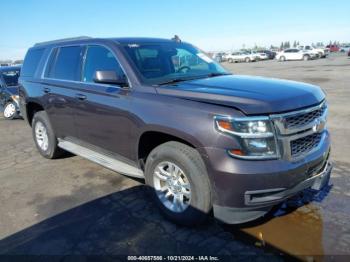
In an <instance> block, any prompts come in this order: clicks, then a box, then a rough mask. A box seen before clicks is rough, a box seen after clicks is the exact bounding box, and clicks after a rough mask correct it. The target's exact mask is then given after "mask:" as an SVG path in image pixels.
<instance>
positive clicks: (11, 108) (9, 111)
mask: <svg viewBox="0 0 350 262" xmlns="http://www.w3.org/2000/svg"><path fill="white" fill-rule="evenodd" d="M3 114H4V117H5V119H8V120H12V119H14V118H16V117H18V113H17V106H16V104H15V102H12V101H10V102H7V103H6V104H5V106H4V112H3Z"/></svg>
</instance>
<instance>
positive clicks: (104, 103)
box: [75, 45, 131, 157]
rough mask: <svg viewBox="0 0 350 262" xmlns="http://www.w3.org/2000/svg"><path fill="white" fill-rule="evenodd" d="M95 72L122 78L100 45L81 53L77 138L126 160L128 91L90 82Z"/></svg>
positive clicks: (114, 63)
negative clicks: (83, 53)
mask: <svg viewBox="0 0 350 262" xmlns="http://www.w3.org/2000/svg"><path fill="white" fill-rule="evenodd" d="M96 71H114V72H116V74H117V75H118V76H120V77H126V76H125V74H124V71H123V70H122V68H121V66H120V64H119V62H118V60H117V58H116V56H115V55H114V53H113V52H112V51H111V50H110V49H108V48H107V47H105V46H102V45H89V46H87V47H86V49H85V55H84V62H83V66H82V76H81V81H82V87H83V89H81V90H79V92H78V93H77V94H76V96H77V108H76V109H75V123H76V127H77V130H78V137H79V139H80V140H82V141H83V142H86V143H88V144H91V145H93V146H96V147H98V148H100V149H103V150H106V151H109V152H113V153H117V154H118V155H121V156H125V157H127V156H129V155H130V150H131V145H130V143H129V140H130V139H129V136H130V125H131V121H130V119H131V116H130V115H129V107H130V96H129V93H130V89H128V88H123V87H121V86H118V85H111V84H98V83H95V82H94V79H93V78H94V74H95V72H96Z"/></svg>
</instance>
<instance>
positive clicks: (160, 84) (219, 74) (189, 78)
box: [157, 73, 232, 86]
mask: <svg viewBox="0 0 350 262" xmlns="http://www.w3.org/2000/svg"><path fill="white" fill-rule="evenodd" d="M226 75H232V74H230V73H210V74H207V75H200V76H195V77H187V78H174V79H171V80H168V81H165V82H161V83H159V84H157V86H162V85H170V84H174V83H178V82H184V81H189V80H196V79H202V78H207V77H215V76H226Z"/></svg>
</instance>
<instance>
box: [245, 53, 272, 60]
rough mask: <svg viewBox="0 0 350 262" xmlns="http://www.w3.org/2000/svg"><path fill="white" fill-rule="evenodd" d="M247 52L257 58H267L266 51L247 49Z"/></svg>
mask: <svg viewBox="0 0 350 262" xmlns="http://www.w3.org/2000/svg"><path fill="white" fill-rule="evenodd" d="M247 53H248V54H252V55H254V56H255V57H257V59H258V60H267V59H269V57H268V55H267V54H266V53H262V52H259V51H248V52H247Z"/></svg>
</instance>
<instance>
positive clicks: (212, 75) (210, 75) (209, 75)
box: [206, 73, 232, 77]
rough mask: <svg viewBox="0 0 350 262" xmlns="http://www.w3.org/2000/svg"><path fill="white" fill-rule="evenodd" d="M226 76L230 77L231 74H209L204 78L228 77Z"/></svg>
mask: <svg viewBox="0 0 350 262" xmlns="http://www.w3.org/2000/svg"><path fill="white" fill-rule="evenodd" d="M228 75H232V74H230V73H210V74H207V75H206V77H216V76H228Z"/></svg>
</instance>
